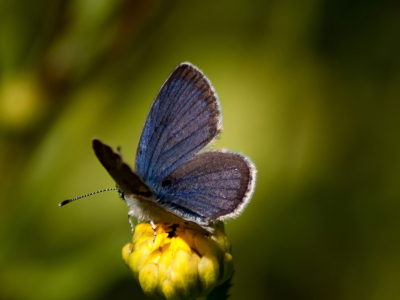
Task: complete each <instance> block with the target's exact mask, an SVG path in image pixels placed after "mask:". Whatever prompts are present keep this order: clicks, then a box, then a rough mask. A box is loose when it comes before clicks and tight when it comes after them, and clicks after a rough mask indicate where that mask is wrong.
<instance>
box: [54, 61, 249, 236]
mask: <svg viewBox="0 0 400 300" xmlns="http://www.w3.org/2000/svg"><path fill="white" fill-rule="evenodd" d="M221 130H222V120H221V108H220V104H219V101H218V97H217V94H216V93H215V91H214V89H213V87H212V85H211V83H210V81H209V80H208V79H207V78H206V77H205V76H204V74H203V73H202V72H201V71H200V70H199V69H198V68H196V67H195V66H193V65H192V64H190V63H182V64H180V65H178V66H177V67H176V68H175V70H174V71H173V72H172V73H171V75H170V76H169V77H168V79H167V80H166V81H165V83H164V84H163V85H162V87H161V89H160V91H159V92H158V94H157V96H156V98H155V100H154V102H153V104H152V106H151V108H150V112H149V114H148V116H147V119H146V122H145V124H144V127H143V131H142V134H141V137H140V140H139V145H138V148H137V153H136V164H135V172H133V171H132V169H131V168H130V167H129V166H128V165H127V164H126V163H125V162H124V161H123V160H122V157H121V155H120V154H119V153H116V152H114V151H113V150H112V149H111V147H109V146H107V145H105V144H103V143H102V142H100V141H99V140H97V139H95V140H93V149H94V152H95V154H96V156H97V158H98V159H99V160H100V162H101V164H102V165H103V166H104V168H105V169H106V170H107V171H108V173H109V174H110V175H111V177H112V178H113V179H114V180H115V182H116V183H117V185H118V190H119V192H120V196H121V197H122V199H124V200H125V201H126V204H127V206H128V207H129V213H128V216H129V220H130V217H132V216H136V217H137V218H138V220H139V221H150V223H151V224H152V226H153V228H155V226H154V223H159V222H168V223H175V224H185V225H186V226H189V227H198V226H200V227H201V228H203V229H205V230H206V231H208V232H212V231H213V228H214V227H215V224H217V223H218V222H220V221H225V220H227V219H230V218H233V217H236V216H238V215H239V214H240V213H241V212H242V211H243V209H244V208H245V207H246V205H247V204H248V203H249V202H250V198H251V195H252V193H253V190H254V186H255V179H256V169H255V166H254V165H253V164H252V162H251V161H250V160H249V159H248V158H247V157H246V156H243V155H241V154H238V153H234V152H228V151H226V150H213V151H204V152H201V153H199V151H200V150H202V149H203V148H204V147H206V146H210V145H212V144H213V142H214V141H215V140H216V139H217V137H218V135H219V134H220V133H221ZM67 201H68V200H67ZM67 201H64V202H67ZM64 202H63V203H61V205H63V204H66V203H64ZM131 225H132V223H131Z"/></svg>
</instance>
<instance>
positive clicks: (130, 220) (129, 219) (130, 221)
mask: <svg viewBox="0 0 400 300" xmlns="http://www.w3.org/2000/svg"><path fill="white" fill-rule="evenodd" d="M131 217H132V216H131V215H130V214H129V213H128V222H129V224H130V225H131V231H132V233H133V229H134V226H133V222H132V219H131Z"/></svg>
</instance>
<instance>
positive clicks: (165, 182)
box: [161, 179, 172, 187]
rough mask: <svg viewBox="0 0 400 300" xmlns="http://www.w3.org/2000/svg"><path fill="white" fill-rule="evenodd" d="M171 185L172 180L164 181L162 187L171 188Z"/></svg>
mask: <svg viewBox="0 0 400 300" xmlns="http://www.w3.org/2000/svg"><path fill="white" fill-rule="evenodd" d="M171 183H172V181H171V180H169V179H165V180H163V182H162V183H161V186H162V187H166V186H169V185H170V184H171Z"/></svg>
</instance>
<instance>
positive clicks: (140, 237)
mask: <svg viewBox="0 0 400 300" xmlns="http://www.w3.org/2000/svg"><path fill="white" fill-rule="evenodd" d="M156 233H157V235H156V239H155V240H153V239H154V231H153V229H152V227H151V225H150V224H149V223H141V224H138V225H137V226H136V228H135V232H134V234H133V238H132V243H128V244H126V245H125V247H124V248H123V249H122V258H123V260H124V262H125V264H126V265H127V266H128V267H129V269H131V270H132V272H133V275H134V277H135V278H136V279H137V280H138V281H139V284H140V286H141V287H142V290H143V292H144V293H145V294H146V295H147V296H149V297H154V298H158V299H182V300H184V299H194V298H197V297H200V296H206V295H207V294H208V293H209V292H211V290H212V289H213V288H214V287H216V286H217V285H220V284H222V283H223V282H225V281H226V280H228V279H229V278H230V277H231V276H232V273H233V259H232V255H231V244H230V242H229V240H228V238H227V237H226V236H225V234H224V233H223V229H220V230H219V229H215V231H214V233H212V234H211V233H210V234H204V233H203V232H197V231H195V230H192V229H189V228H186V227H183V226H182V225H177V224H165V223H160V224H157V225H156Z"/></svg>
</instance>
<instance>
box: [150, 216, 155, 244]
mask: <svg viewBox="0 0 400 300" xmlns="http://www.w3.org/2000/svg"><path fill="white" fill-rule="evenodd" d="M149 222H150V225H151V228H153V230H154V237H153V243H155V242H156V236H157V232H156V224H154V222H153V220H149Z"/></svg>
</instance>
